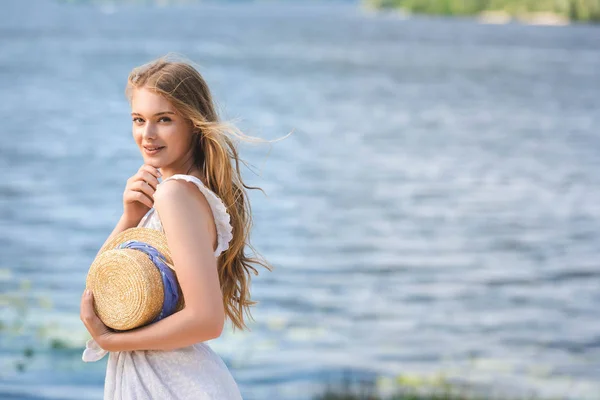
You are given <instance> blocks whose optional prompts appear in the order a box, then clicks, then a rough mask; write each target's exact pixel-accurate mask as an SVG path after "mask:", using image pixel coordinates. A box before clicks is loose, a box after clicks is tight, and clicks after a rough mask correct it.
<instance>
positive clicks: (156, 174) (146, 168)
mask: <svg viewBox="0 0 600 400" xmlns="http://www.w3.org/2000/svg"><path fill="white" fill-rule="evenodd" d="M143 171H145V172H148V173H149V174H150V175H152V176H154V177H155V178H156V179H157V180H158V178H160V177H161V176H162V175H161V173H160V171H159V170H158V168H155V167H153V166H151V165H148V164H144V165H142V166H141V167H140V169H139V170H138V172H143Z"/></svg>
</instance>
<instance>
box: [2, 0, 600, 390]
mask: <svg viewBox="0 0 600 400" xmlns="http://www.w3.org/2000/svg"><path fill="white" fill-rule="evenodd" d="M171 51H172V52H179V53H183V54H184V55H186V56H188V57H189V58H191V59H192V60H193V61H195V62H197V63H198V65H199V69H200V71H201V73H202V74H203V75H204V77H205V78H206V80H207V81H208V82H209V85H210V86H211V88H212V90H213V94H214V96H215V98H216V99H217V101H218V103H219V105H220V108H221V110H222V114H223V115H224V116H225V117H228V118H236V117H240V118H242V120H241V121H240V122H239V123H238V124H239V126H240V127H241V128H242V129H243V130H244V131H245V132H246V133H247V134H250V135H253V136H260V137H263V138H265V139H275V138H278V137H281V136H283V135H285V134H286V133H288V132H289V131H291V130H294V133H293V134H292V135H291V136H290V137H289V138H287V139H285V140H283V141H280V142H277V143H274V144H273V145H272V146H271V147H269V146H265V145H243V146H242V147H241V152H242V157H243V158H244V159H246V160H247V161H248V162H249V163H250V164H251V165H252V166H253V169H252V171H251V170H248V169H245V171H244V176H245V178H246V180H247V183H248V184H250V185H253V186H260V187H262V188H263V189H264V190H265V191H266V193H267V195H268V197H266V196H264V195H263V194H262V193H261V192H258V191H251V192H250V197H251V201H252V207H253V216H254V222H255V227H254V230H253V237H252V238H253V239H252V240H253V244H254V245H255V246H256V248H257V249H258V250H259V251H260V252H261V253H262V254H263V255H264V256H265V257H266V258H267V259H268V260H269V261H270V262H271V263H272V264H273V265H274V266H275V269H274V271H273V272H271V273H269V272H267V271H265V270H263V271H261V274H260V275H259V276H258V277H255V278H254V281H253V285H252V293H253V298H254V299H255V300H258V301H259V305H258V306H257V307H256V308H255V309H254V311H253V316H254V318H255V321H254V322H251V323H250V327H251V328H252V331H251V332H244V333H240V332H236V333H235V334H234V333H232V332H231V330H230V329H227V330H226V332H225V333H224V334H223V336H222V337H221V338H219V339H217V340H214V341H212V342H211V343H210V344H211V346H212V347H213V349H215V351H217V352H218V353H219V354H220V355H221V356H222V357H223V359H224V360H225V361H226V363H227V364H228V365H229V366H230V369H231V371H232V373H233V374H234V376H235V378H236V380H237V381H238V383H239V385H240V388H241V389H242V392H243V394H244V398H245V399H267V398H269V399H270V398H277V399H284V400H287V399H307V398H309V397H310V395H311V393H313V392H319V390H320V388H321V387H322V385H323V384H324V383H326V382H327V381H329V380H334V381H335V379H337V377H338V376H339V375H340V374H342V373H343V372H344V371H351V372H353V373H356V374H357V375H358V376H361V377H368V378H372V379H375V380H376V382H377V385H378V387H379V388H380V389H381V390H383V391H385V390H386V389H388V388H389V387H390V385H391V384H390V379H395V378H396V377H398V376H400V375H402V376H407V377H408V378H410V379H416V378H418V377H430V376H439V375H443V376H445V377H446V378H447V379H449V380H450V381H452V382H453V383H455V384H461V383H468V384H470V385H472V386H474V387H480V388H483V390H485V391H487V392H492V391H493V392H494V393H507V394H516V395H529V394H536V395H538V396H543V397H545V396H553V397H554V398H556V397H564V398H573V399H575V398H577V399H597V398H600V396H599V395H598V394H599V393H600V383H599V382H600V322H598V315H599V313H598V309H599V308H600V268H599V263H598V260H599V259H600V257H599V256H600V245H599V239H600V172H599V171H600V151H599V149H600V139H599V135H598V132H599V131H598V126H600V101H599V100H598V94H599V93H600V30H599V29H598V28H597V27H594V26H586V25H578V26H568V27H533V26H523V25H518V24H509V25H503V26H491V25H480V24H477V23H476V22H474V21H471V20H466V19H454V20H450V19H448V20H445V19H438V18H425V17H418V18H416V17H415V18H408V19H405V18H403V17H401V16H399V15H398V14H375V13H372V12H367V11H364V10H361V9H360V8H359V7H358V6H356V5H353V4H348V3H334V4H325V5H324V4H319V3H293V4H279V3H278V4H274V3H258V4H226V5H214V4H200V5H179V6H173V7H159V6H139V5H122V6H115V5H93V4H92V5H71V4H67V3H66V2H60V3H59V2H51V1H33V0H32V1H28V2H25V1H17V0H9V1H7V2H3V15H2V17H0V111H1V112H2V116H3V124H2V129H1V130H0V139H1V140H0V167H1V169H0V170H1V171H2V179H0V228H1V229H0V248H1V249H2V251H1V254H2V256H1V257H0V294H1V296H0V300H1V301H2V303H0V305H1V306H2V309H1V311H0V321H2V325H1V326H0V328H1V329H0V355H1V356H0V357H1V360H0V398H9V399H36V400H37V399H81V398H89V399H99V398H101V397H102V385H103V379H104V368H105V360H104V361H102V362H99V363H95V364H84V363H82V362H81V359H80V356H81V350H82V347H83V345H84V343H85V340H86V339H87V335H86V331H85V329H84V328H83V325H82V324H81V322H80V321H79V300H80V295H81V292H82V291H83V287H84V281H85V276H86V272H87V268H88V267H89V265H90V263H91V261H92V259H93V257H94V255H95V253H96V251H97V250H98V248H99V246H100V245H101V244H102V243H103V241H104V239H105V238H106V236H107V235H108V234H109V233H110V231H111V230H112V228H113V227H114V224H115V223H116V221H117V220H118V218H119V215H120V212H121V210H122V208H121V207H122V205H121V196H122V191H123V189H124V187H125V181H126V179H127V178H128V177H129V176H131V175H132V174H133V173H135V171H136V170H137V169H138V167H139V166H140V164H141V156H140V155H139V152H138V150H137V149H136V147H135V144H134V142H133V139H132V137H131V127H130V120H129V117H128V113H129V108H128V104H127V101H126V99H125V97H124V95H123V91H124V85H125V82H126V77H127V74H128V72H129V71H130V69H131V68H133V67H134V66H136V65H139V64H141V63H144V62H147V61H149V60H151V59H153V58H155V57H158V56H160V55H163V54H165V53H167V52H171ZM19 301H21V302H22V303H23V304H19ZM20 322H22V323H23V325H22V326H21V325H19V323H20ZM28 349H29V350H28ZM25 351H32V353H33V354H32V356H31V357H30V358H28V357H26V356H25V355H24V352H25ZM18 365H21V368H20V369H22V371H19V367H18Z"/></svg>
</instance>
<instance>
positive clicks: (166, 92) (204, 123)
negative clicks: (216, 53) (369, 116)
mask: <svg viewBox="0 0 600 400" xmlns="http://www.w3.org/2000/svg"><path fill="white" fill-rule="evenodd" d="M141 87H145V88H148V89H150V90H152V91H154V92H156V93H158V94H160V95H162V96H164V97H165V98H166V99H167V100H169V101H170V102H171V104H173V106H174V107H175V108H176V109H177V110H178V111H179V112H180V113H181V114H182V115H183V116H184V117H185V118H187V119H188V120H189V121H190V122H191V124H192V125H193V129H194V133H195V135H194V137H193V157H194V166H196V167H197V168H198V169H199V170H200V171H201V173H202V174H203V175H204V177H205V181H206V183H207V186H208V188H209V189H210V190H212V191H213V192H215V193H216V194H217V195H218V196H219V197H220V198H221V199H222V200H223V202H224V203H225V206H226V207H227V211H228V213H229V215H230V217H231V219H230V221H231V225H232V227H233V239H232V240H231V242H230V243H229V248H228V249H227V250H226V251H224V252H223V253H221V255H220V256H219V258H218V260H217V265H218V272H219V281H220V285H221V290H222V293H223V305H224V307H225V314H226V317H227V318H228V319H229V320H231V322H232V323H233V329H234V331H235V328H239V329H240V330H244V327H246V328H247V326H246V324H245V322H244V312H245V313H246V314H247V315H248V316H249V317H250V318H252V315H251V313H250V307H251V306H253V305H255V304H257V302H256V301H251V300H250V271H253V272H254V275H258V271H257V270H256V268H254V267H253V266H252V264H256V265H262V266H263V267H265V268H267V269H268V270H269V271H272V266H270V265H269V264H268V263H267V262H266V261H265V260H264V258H262V257H260V256H258V252H257V251H256V249H255V248H254V247H253V246H252V245H251V244H250V240H249V236H250V230H251V227H252V214H251V207H250V203H249V200H248V195H247V193H246V191H245V190H244V188H245V189H259V190H261V191H263V190H262V189H260V188H257V187H251V186H247V185H246V184H245V183H244V182H243V181H242V176H241V173H240V165H239V163H240V158H239V155H238V151H237V149H236V146H235V144H234V143H233V141H232V140H231V138H230V137H229V135H232V136H235V137H237V138H239V139H241V140H244V141H251V142H254V141H257V140H258V141H262V139H257V138H253V137H250V136H246V135H244V134H243V133H241V132H240V131H239V129H237V128H236V127H235V126H234V125H233V124H231V123H228V122H221V121H219V116H218V114H217V111H216V109H215V105H214V103H213V99H212V96H211V93H210V90H209V88H208V85H207V84H206V82H205V81H204V79H203V78H202V76H201V75H200V73H199V72H198V71H197V69H195V68H194V67H193V66H192V65H191V64H190V63H188V62H184V61H171V60H169V57H168V55H167V56H164V57H161V58H158V59H157V60H154V61H152V62H150V63H147V64H144V65H142V66H140V67H136V68H134V69H133V70H132V71H131V73H130V74H129V78H128V80H127V87H126V89H125V94H126V96H127V98H128V100H129V101H130V102H131V97H132V93H133V90H134V89H137V88H141ZM232 161H233V163H234V164H235V169H234V168H233V166H232ZM244 164H245V163H244ZM263 193H264V191H263ZM246 246H247V247H249V248H250V249H252V251H253V253H254V254H255V255H257V256H258V257H256V258H251V257H248V256H247V255H246V254H245V252H244V250H245V248H246Z"/></svg>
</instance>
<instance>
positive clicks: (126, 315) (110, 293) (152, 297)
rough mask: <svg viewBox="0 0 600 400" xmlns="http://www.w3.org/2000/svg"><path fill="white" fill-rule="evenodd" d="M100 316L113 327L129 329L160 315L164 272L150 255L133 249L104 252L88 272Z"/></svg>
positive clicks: (89, 286)
mask: <svg viewBox="0 0 600 400" xmlns="http://www.w3.org/2000/svg"><path fill="white" fill-rule="evenodd" d="M86 287H87V288H88V289H90V290H92V292H93V293H94V305H95V308H96V313H97V314H98V317H100V319H101V320H102V322H104V324H105V325H106V326H108V327H110V328H112V329H117V330H129V329H133V328H137V327H140V326H143V325H146V324H148V323H149V322H151V321H152V320H154V318H156V317H157V316H158V315H159V313H160V311H161V309H162V304H163V300H164V289H163V284H162V278H161V274H160V271H159V270H158V269H157V268H156V266H155V265H154V263H153V262H152V261H151V260H150V259H149V258H148V256H147V255H146V254H144V253H142V252H141V251H138V250H133V249H119V250H108V251H106V252H104V253H102V254H100V255H99V256H98V257H96V259H95V260H94V262H93V263H92V265H91V267H90V270H89V272H88V276H87V280H86Z"/></svg>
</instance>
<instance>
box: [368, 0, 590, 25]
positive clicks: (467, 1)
mask: <svg viewBox="0 0 600 400" xmlns="http://www.w3.org/2000/svg"><path fill="white" fill-rule="evenodd" d="M363 3H366V4H367V5H369V6H371V7H375V8H402V9H404V10H406V11H409V12H412V13H421V14H437V15H474V14H479V13H481V12H484V11H503V12H506V13H507V14H509V15H511V16H516V17H518V16H520V15H525V14H531V13H536V12H551V13H555V14H557V15H561V16H563V17H565V18H568V19H569V20H571V21H585V22H600V0H364V1H363Z"/></svg>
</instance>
